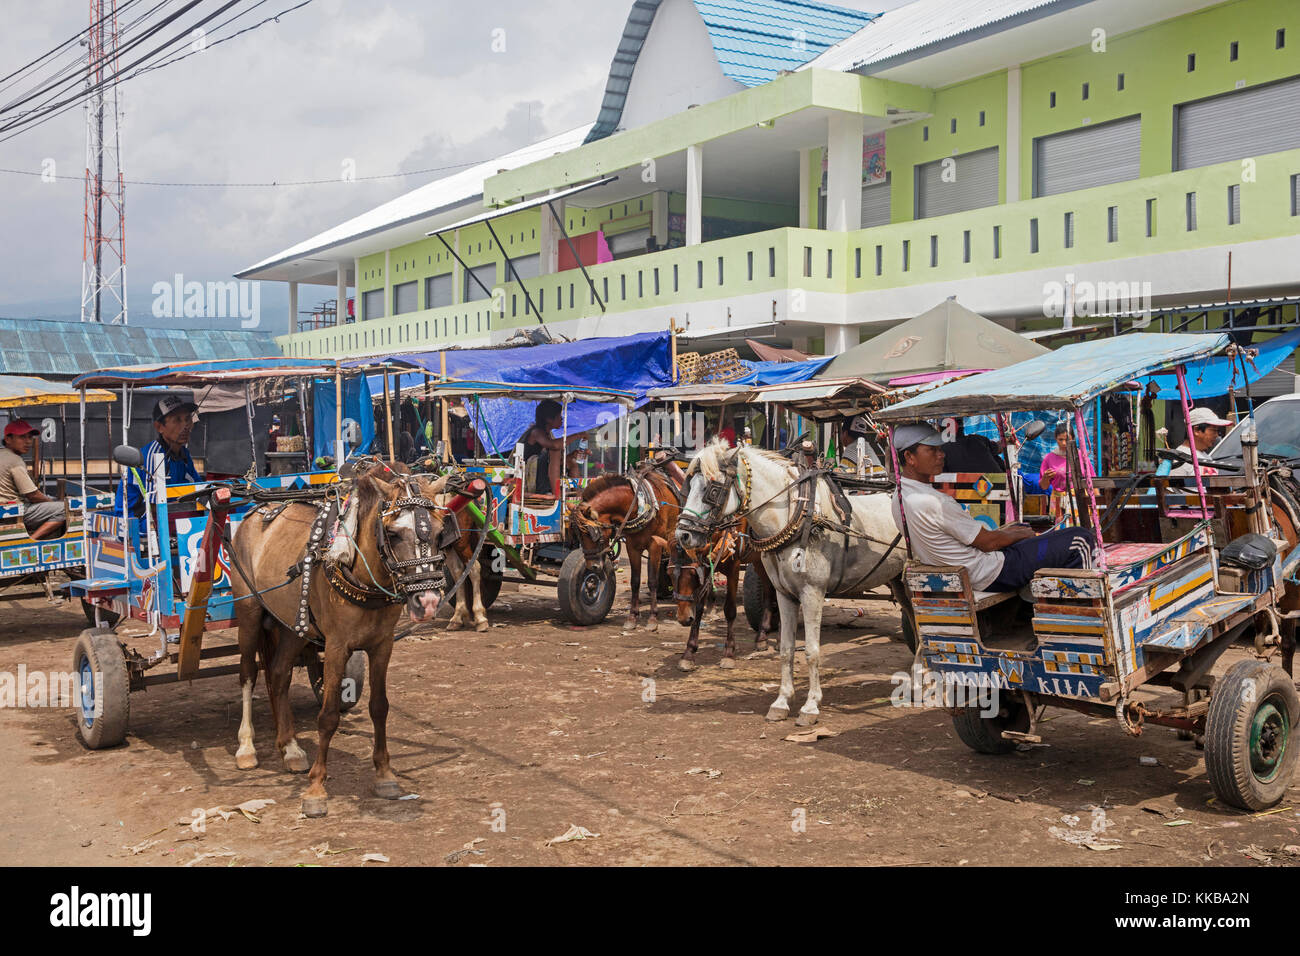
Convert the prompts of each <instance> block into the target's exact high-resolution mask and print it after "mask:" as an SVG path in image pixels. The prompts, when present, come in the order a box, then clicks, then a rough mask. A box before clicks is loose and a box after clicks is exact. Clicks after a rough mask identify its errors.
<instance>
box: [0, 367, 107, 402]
mask: <svg viewBox="0 0 1300 956" xmlns="http://www.w3.org/2000/svg"><path fill="white" fill-rule="evenodd" d="M116 397H117V396H116V395H114V394H113V393H112V392H105V391H102V390H100V389H94V388H92V389H87V390H86V401H88V402H111V401H113V400H114V399H115V398H116ZM80 401H81V391H80V390H79V389H75V388H71V387H69V386H67V385H64V384H63V383H61V382H47V381H46V380H45V379H43V378H34V377H28V376H25V375H0V408H30V407H32V406H34V405H69V404H76V403H78V402H80Z"/></svg>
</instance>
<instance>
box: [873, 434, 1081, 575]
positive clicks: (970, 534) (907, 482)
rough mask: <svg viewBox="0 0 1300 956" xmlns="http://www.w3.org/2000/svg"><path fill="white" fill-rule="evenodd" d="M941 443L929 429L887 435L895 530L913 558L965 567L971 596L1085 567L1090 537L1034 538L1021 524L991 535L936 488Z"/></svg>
mask: <svg viewBox="0 0 1300 956" xmlns="http://www.w3.org/2000/svg"><path fill="white" fill-rule="evenodd" d="M943 444H944V441H943V437H942V436H941V435H940V434H939V433H938V432H937V431H935V430H934V429H933V428H931V427H930V426H929V425H902V426H899V427H898V428H896V429H894V448H895V450H896V451H897V452H898V462H899V466H900V468H901V471H902V474H901V475H900V476H899V482H898V490H897V491H896V492H895V493H894V524H896V525H897V526H898V528H899V530H900V531H901V530H902V529H903V519H904V518H906V520H907V536H908V540H909V542H910V543H911V546H912V553H913V554H914V555H915V556H916V557H917V559H918V560H920V561H924V562H925V563H926V564H932V565H956V566H961V567H964V568H966V570H967V572H968V573H969V574H970V584H971V588H972V589H973V590H976V591H1015V590H1018V589H1020V588H1022V587H1024V586H1025V585H1026V584H1028V583H1029V582H1030V581H1031V580H1032V579H1033V577H1034V572H1036V571H1038V570H1039V569H1041V568H1083V567H1090V566H1091V564H1092V548H1093V539H1092V535H1091V534H1089V533H1088V532H1087V531H1085V530H1084V529H1082V528H1062V529H1061V530H1059V531H1051V532H1048V533H1047V534H1041V535H1040V534H1035V533H1034V531H1033V529H1032V528H1030V527H1029V526H1028V525H1024V524H1013V525H1008V526H1007V527H1005V528H999V529H998V530H996V531H994V530H993V529H991V528H987V527H985V526H984V525H983V524H981V523H980V522H979V521H976V520H975V519H974V518H973V517H971V515H970V513H969V512H967V511H966V509H964V508H963V507H962V506H961V505H960V504H958V503H957V501H956V499H954V498H952V497H951V496H950V495H945V494H944V493H943V492H941V491H939V490H938V489H936V488H935V487H934V477H935V475H938V474H941V473H942V472H943V470H944V452H943V447H942V446H943ZM900 499H901V507H900Z"/></svg>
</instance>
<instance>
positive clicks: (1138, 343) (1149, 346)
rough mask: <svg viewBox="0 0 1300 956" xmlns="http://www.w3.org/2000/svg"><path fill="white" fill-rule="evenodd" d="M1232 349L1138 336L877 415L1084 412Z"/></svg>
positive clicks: (1199, 339)
mask: <svg viewBox="0 0 1300 956" xmlns="http://www.w3.org/2000/svg"><path fill="white" fill-rule="evenodd" d="M1230 345H1232V339H1231V338H1229V337H1228V336H1227V335H1226V334H1223V333H1219V334H1214V335H1188V334H1165V333H1135V334H1132V335H1121V336H1117V337H1115V338H1108V339H1098V340H1097V341H1094V342H1080V343H1078V344H1076V345H1066V346H1063V347H1061V348H1059V349H1057V350H1056V351H1055V352H1049V353H1048V354H1046V355H1040V356H1039V357H1038V358H1032V359H1029V360H1028V361H1025V362H1019V363H1017V364H1016V365H1010V366H1008V367H1006V368H1001V369H995V370H993V371H991V372H985V373H984V374H982V375H976V376H972V377H971V378H966V379H961V380H959V381H956V382H949V383H948V384H947V385H941V386H939V387H938V388H936V389H933V390H931V391H928V392H925V393H923V394H921V395H918V396H916V397H915V398H909V399H908V400H907V401H905V402H900V403H899V404H897V405H893V406H891V407H889V408H886V409H883V410H882V411H880V412H877V413H876V418H877V420H879V421H882V422H907V421H917V420H920V419H926V418H941V417H945V416H963V417H964V416H968V415H986V414H990V413H992V412H1016V411H1030V410H1033V409H1042V410H1057V411H1059V410H1065V409H1071V410H1072V409H1075V408H1082V407H1083V406H1084V405H1086V404H1087V403H1088V402H1089V401H1091V400H1092V399H1093V398H1096V397H1097V396H1098V395H1100V394H1102V393H1103V392H1108V391H1110V390H1111V389H1114V388H1116V387H1118V386H1120V385H1123V384H1124V383H1126V382H1131V381H1134V380H1135V379H1141V378H1144V377H1146V376H1149V375H1154V374H1157V373H1162V372H1169V371H1172V370H1173V369H1174V368H1176V367H1177V366H1179V365H1185V364H1186V363H1188V362H1193V361H1196V360H1198V359H1203V358H1205V357H1207V356H1211V355H1218V354H1220V353H1222V352H1224V351H1226V350H1227V348H1228V347H1229V346H1230Z"/></svg>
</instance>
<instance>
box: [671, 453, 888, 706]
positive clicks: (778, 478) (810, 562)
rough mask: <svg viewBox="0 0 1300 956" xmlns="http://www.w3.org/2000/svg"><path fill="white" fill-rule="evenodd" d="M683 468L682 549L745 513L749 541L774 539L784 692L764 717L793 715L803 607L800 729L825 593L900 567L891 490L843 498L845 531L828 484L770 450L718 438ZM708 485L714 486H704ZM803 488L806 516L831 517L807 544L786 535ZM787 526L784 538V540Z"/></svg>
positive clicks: (813, 681)
mask: <svg viewBox="0 0 1300 956" xmlns="http://www.w3.org/2000/svg"><path fill="white" fill-rule="evenodd" d="M688 476H689V478H688V481H689V488H690V495H689V498H688V499H687V502H686V506H685V507H684V508H683V509H682V512H681V516H680V517H679V518H678V522H677V538H678V540H679V541H680V542H681V544H682V545H683V546H684V547H687V548H698V547H701V546H702V545H703V543H704V540H705V538H706V536H707V534H708V531H709V529H710V528H712V527H715V526H716V525H717V524H718V523H720V522H722V521H725V520H727V519H728V518H732V517H733V516H736V515H738V514H740V513H742V512H743V513H744V514H745V515H747V516H748V518H749V533H750V536H751V538H752V539H753V540H754V542H756V546H759V547H760V548H761V546H762V544H763V539H771V546H770V547H769V548H768V549H766V550H763V558H762V560H763V567H764V568H766V569H767V573H768V576H769V577H770V578H771V579H772V585H773V587H775V588H776V598H777V603H778V605H779V607H780V610H781V691H780V695H779V696H778V697H777V698H776V700H775V701H774V702H773V704H772V706H771V708H769V710H768V712H767V719H768V720H785V719H786V718H787V717H789V716H790V700H791V698H792V697H794V641H795V632H796V630H797V629H798V626H799V625H798V620H797V618H796V614H797V613H798V612H799V611H802V612H803V624H804V650H805V654H806V656H807V659H808V699H807V700H806V701H805V702H804V705H803V707H802V708H800V710H799V716H798V717H797V718H796V720H795V723H796V724H797V725H798V726H800V727H808V726H811V725H812V724H815V723H817V719H818V716H819V714H820V711H819V709H818V705H819V704H820V703H821V699H822V687H821V675H820V667H821V622H822V607H823V605H824V604H825V602H826V596H827V595H828V594H829V595H832V596H836V595H842V596H849V595H856V594H861V593H862V592H863V591H867V590H870V589H871V588H874V587H877V586H878V585H881V584H885V583H887V582H890V581H893V580H894V579H895V578H897V577H898V576H899V575H900V574H902V571H903V562H904V561H905V559H906V557H907V552H906V549H905V548H904V547H903V546H902V542H901V540H899V536H898V530H897V528H895V527H894V519H893V515H892V514H891V513H890V498H889V495H888V494H886V493H883V492H880V493H873V494H865V495H851V496H849V502H850V503H851V506H852V512H853V513H852V516H851V518H850V523H849V525H848V528H849V533H848V534H846V533H844V532H843V531H839V530H835V526H840V527H842V525H840V522H839V518H838V517H837V516H836V513H835V510H834V508H833V506H832V503H831V501H832V499H831V492H830V489H829V488H828V487H827V484H826V482H825V481H822V480H812V479H809V480H807V481H805V482H803V483H799V482H797V480H796V479H798V477H799V469H798V468H797V467H796V466H795V465H794V464H793V463H792V462H790V461H789V460H787V459H785V458H782V457H781V456H779V455H777V454H775V453H773V452H768V451H763V450H761V449H758V448H753V447H749V446H743V445H742V446H741V447H740V448H735V449H732V448H729V447H728V446H727V443H726V442H725V441H717V440H715V441H714V442H712V443H710V444H709V445H707V446H705V447H704V448H703V449H702V450H701V451H700V452H699V454H698V455H696V457H695V460H694V461H693V462H692V463H691V467H690V469H689V471H688ZM814 487H815V489H816V491H815V495H812V489H813V488H814ZM711 488H712V491H713V494H709V491H710V489H711ZM724 494H725V502H723V501H722V498H723V495H724ZM801 494H802V495H809V496H810V497H811V501H810V503H809V506H808V507H809V511H810V514H809V515H808V519H809V520H812V519H813V517H814V516H815V517H816V518H818V519H822V520H823V521H825V522H827V523H828V524H829V525H830V526H829V527H828V526H827V525H822V526H821V527H816V528H815V532H816V533H814V534H813V535H811V536H810V537H809V539H808V546H807V550H806V552H805V550H804V548H803V546H802V534H801V532H799V531H796V532H795V533H793V534H790V531H791V526H792V515H793V513H794V512H795V510H796V501H797V498H798V496H799V495H801ZM706 497H707V498H708V499H709V500H706ZM787 534H789V540H788V541H784V543H782V542H783V539H785V538H786V536H787ZM778 536H780V537H778Z"/></svg>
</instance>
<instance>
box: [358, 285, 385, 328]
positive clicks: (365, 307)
mask: <svg viewBox="0 0 1300 956" xmlns="http://www.w3.org/2000/svg"><path fill="white" fill-rule="evenodd" d="M361 309H362V318H363V319H365V320H366V321H369V320H371V319H382V318H383V317H384V290H383V289H371V290H370V291H369V292H363V293H361Z"/></svg>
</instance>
